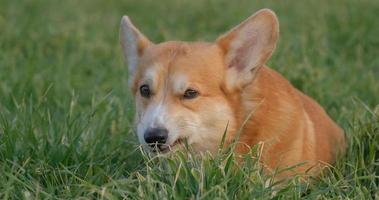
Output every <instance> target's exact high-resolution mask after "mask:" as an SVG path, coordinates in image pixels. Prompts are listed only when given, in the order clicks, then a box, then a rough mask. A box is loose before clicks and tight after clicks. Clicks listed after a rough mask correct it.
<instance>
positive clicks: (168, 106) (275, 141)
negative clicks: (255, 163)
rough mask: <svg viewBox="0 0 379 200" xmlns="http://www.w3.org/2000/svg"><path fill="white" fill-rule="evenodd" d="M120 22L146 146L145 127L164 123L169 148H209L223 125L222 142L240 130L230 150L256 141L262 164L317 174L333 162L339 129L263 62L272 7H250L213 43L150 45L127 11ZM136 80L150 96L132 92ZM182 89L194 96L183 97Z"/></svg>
mask: <svg viewBox="0 0 379 200" xmlns="http://www.w3.org/2000/svg"><path fill="white" fill-rule="evenodd" d="M121 27H122V28H121V35H120V37H121V44H122V47H123V49H124V53H125V57H126V59H127V60H128V61H132V62H128V65H129V73H130V80H131V82H130V83H129V84H130V87H131V90H132V92H133V94H134V95H135V98H136V110H137V111H136V112H137V113H136V121H137V133H138V137H139V139H140V142H141V144H146V143H145V142H144V140H143V134H144V131H145V130H146V128H149V127H155V126H164V127H165V128H167V129H168V131H169V133H168V140H167V143H166V145H168V146H169V147H172V148H174V146H175V144H176V143H177V141H180V140H181V139H183V138H185V139H188V141H189V143H190V144H191V145H192V146H193V148H194V149H195V150H198V151H211V152H215V151H216V150H217V147H218V145H219V143H220V141H221V138H222V135H223V133H224V130H225V128H226V126H227V125H228V129H227V142H228V143H230V141H231V140H232V139H233V138H234V137H235V136H236V134H237V130H238V129H239V128H241V133H240V139H239V145H237V148H236V151H237V152H239V153H246V152H247V151H248V150H249V148H250V147H252V146H254V145H256V144H258V143H263V144H264V146H263V151H262V162H263V164H264V165H266V166H267V168H268V169H275V168H277V167H288V166H292V165H296V164H298V163H301V162H305V163H306V164H305V165H303V166H300V167H298V168H296V169H295V170H294V173H298V172H305V171H306V170H308V169H309V168H312V167H315V166H316V168H315V169H316V170H312V172H318V171H319V170H318V169H319V167H318V166H323V165H325V164H332V163H334V162H335V159H336V155H337V153H339V152H343V151H344V149H345V146H346V145H345V139H344V133H343V130H342V129H341V128H340V127H338V125H337V124H335V123H334V122H333V120H332V119H330V117H329V116H328V115H327V114H326V112H325V111H324V110H323V109H322V108H321V107H320V106H319V105H318V104H317V103H316V102H315V101H314V100H312V99H311V98H310V97H308V96H306V95H304V94H303V93H302V92H300V91H299V90H297V89H296V88H294V87H293V86H292V85H291V84H290V83H289V82H288V81H287V80H286V79H285V78H283V77H282V76H281V75H280V74H278V73H277V72H275V71H274V70H272V69H270V68H268V67H267V66H265V62H266V61H267V60H268V59H269V57H270V56H271V53H272V52H273V50H274V48H275V45H276V41H277V37H278V30H279V26H278V22H277V19H276V16H275V14H274V13H273V12H272V11H270V10H267V9H265V10H261V11H259V12H257V14H255V15H253V16H252V17H250V18H249V19H247V20H246V21H244V22H243V23H241V25H239V26H237V27H236V28H234V29H232V30H231V31H230V32H228V33H227V34H225V35H223V36H221V37H220V38H219V39H218V40H217V41H216V42H215V43H205V42H195V43H189V42H176V41H171V42H165V43H160V44H153V43H151V42H150V41H148V40H147V38H146V37H145V36H143V35H142V34H141V33H140V32H139V31H138V29H136V28H135V27H134V25H133V24H132V23H131V22H130V20H129V19H128V18H127V17H124V18H123V20H122V25H121ZM131 43H132V44H131ZM133 51H134V52H133ZM133 56H134V57H133ZM134 61H137V62H136V64H135V66H134V65H133V63H134ZM143 84H147V85H148V86H149V88H150V90H151V92H152V96H151V97H149V98H144V97H142V96H141V95H140V94H139V87H140V86H141V85H143ZM188 88H191V89H195V90H196V91H198V92H199V96H198V97H197V98H195V99H184V98H183V93H184V92H185V91H186V89H188ZM245 120H247V121H246V124H245V125H244V126H243V127H242V125H243V123H244V121H245ZM175 148H176V146H175ZM320 164H321V165H320ZM292 173H293V172H289V173H286V174H285V175H284V176H288V175H290V174H292Z"/></svg>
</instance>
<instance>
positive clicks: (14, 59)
mask: <svg viewBox="0 0 379 200" xmlns="http://www.w3.org/2000/svg"><path fill="white" fill-rule="evenodd" d="M264 7H267V8H271V9H273V10H274V11H275V12H276V13H277V15H278V18H279V21H280V30H281V33H280V39H279V44H278V48H277V50H276V52H275V53H274V55H273V57H272V58H271V60H270V61H269V63H268V65H269V66H270V67H272V68H274V69H275V70H277V71H279V72H281V73H282V74H283V75H284V76H285V77H287V78H288V79H289V80H290V81H291V82H292V83H293V84H294V85H295V86H296V87H298V88H299V89H300V90H302V91H304V92H305V93H306V94H308V95H310V96H312V97H313V98H315V99H316V100H317V101H319V102H320V104H321V105H322V106H323V107H324V108H325V109H326V110H327V112H328V113H329V114H330V115H331V116H332V118H333V119H334V120H336V121H337V122H338V123H339V124H340V125H341V126H342V127H343V128H344V129H345V131H346V134H347V137H348V141H349V149H348V151H347V154H346V155H345V156H344V157H342V158H340V159H339V160H338V162H337V163H336V166H335V167H334V168H331V169H330V170H328V171H326V172H325V174H323V175H322V176H321V177H319V178H318V179H317V180H315V181H313V183H312V184H307V183H301V182H299V181H298V178H297V177H294V178H293V179H291V180H289V181H288V182H283V183H281V184H280V186H278V185H276V183H270V184H266V182H267V180H269V178H270V177H266V176H264V175H263V174H262V172H261V170H260V169H259V167H258V165H257V163H256V161H255V160H253V159H251V156H246V162H244V164H240V165H238V167H235V165H234V164H233V163H235V162H236V161H235V159H234V154H233V153H231V152H223V153H220V154H218V155H216V156H214V157H211V156H209V155H207V154H204V155H196V154H195V153H193V152H191V151H183V152H178V153H176V154H174V155H170V156H160V157H149V156H147V155H145V154H144V153H143V152H141V151H140V148H139V146H138V142H137V139H136V136H135V132H134V128H133V115H134V103H133V98H132V96H131V95H130V93H129V91H128V87H127V72H126V67H125V65H124V62H123V59H122V55H121V49H120V47H119V43H118V29H119V22H120V19H121V16H122V15H125V14H127V15H129V16H130V17H131V19H132V20H133V22H134V24H135V25H136V26H137V27H139V28H140V29H141V30H142V31H143V32H144V33H145V34H146V35H147V36H148V37H149V38H151V39H152V40H153V41H154V42H162V41H165V40H186V41H190V40H206V41H212V40H214V39H215V38H217V36H218V35H220V34H221V33H223V32H225V31H226V30H228V29H229V28H231V27H233V26H234V25H236V24H238V23H239V22H240V21H242V20H243V19H245V18H246V17H248V16H249V15H251V14H252V13H254V12H255V11H257V10H258V9H260V8H264ZM378 13H379V1H376V0H362V1H355V0H346V1H338V0H332V1H329V0H319V1H289V0H284V1H277V0H269V1H258V0H236V1H230V0H206V1H201V0H167V1H153V0H150V1H140V0H124V1H116V0H109V1H101V0H83V1H74V0H67V1H58V0H50V1H48V0H17V1H15V0H0V198H1V199H78V198H84V199H95V198H96V199H97V198H99V199H103V198H104V199H120V198H126V199H216V198H218V199H268V198H276V199H300V198H307V199H315V198H318V199H330V198H331V199H349V198H350V199H375V198H376V199H379V23H378ZM255 153H256V152H255V151H254V149H253V150H252V152H251V154H255Z"/></svg>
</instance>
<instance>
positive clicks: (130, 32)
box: [120, 16, 152, 87]
mask: <svg viewBox="0 0 379 200" xmlns="http://www.w3.org/2000/svg"><path fill="white" fill-rule="evenodd" d="M120 43H121V47H122V50H123V53H124V58H125V60H126V63H127V65H128V77H129V80H128V82H129V86H130V87H131V86H132V83H133V82H134V76H135V73H136V71H137V70H136V69H137V66H138V60H139V58H140V56H141V55H142V54H143V52H144V50H145V49H146V47H147V46H149V45H151V44H152V43H151V42H150V41H149V40H148V39H147V38H146V37H145V36H144V35H143V34H142V33H141V32H140V31H139V30H138V29H137V28H136V27H135V26H134V25H133V24H132V22H131V21H130V19H129V17H128V16H123V17H122V19H121V25H120Z"/></svg>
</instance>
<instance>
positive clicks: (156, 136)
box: [144, 128, 168, 147]
mask: <svg viewBox="0 0 379 200" xmlns="http://www.w3.org/2000/svg"><path fill="white" fill-rule="evenodd" d="M167 137H168V130H167V129H165V128H149V129H147V130H146V131H145V134H144V138H145V141H146V143H148V144H149V145H150V146H155V145H157V146H158V147H160V146H161V145H162V144H164V143H166V140H167Z"/></svg>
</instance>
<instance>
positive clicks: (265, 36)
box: [216, 9, 279, 78]
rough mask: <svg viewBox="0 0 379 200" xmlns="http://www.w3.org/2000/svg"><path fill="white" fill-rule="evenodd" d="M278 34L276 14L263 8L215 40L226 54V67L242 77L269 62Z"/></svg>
mask: <svg viewBox="0 0 379 200" xmlns="http://www.w3.org/2000/svg"><path fill="white" fill-rule="evenodd" d="M278 35H279V23H278V20H277V17H276V15H275V13H274V12H273V11H271V10H269V9H262V10H259V11H258V12H256V13H255V14H254V15H252V16H250V17H249V18H248V19H246V20H245V21H243V22H242V23H241V24H239V25H238V26H236V27H234V28H233V29H232V30H230V31H229V32H227V33H226V34H224V35H222V36H221V37H219V38H218V39H217V40H216V43H217V44H218V46H219V47H220V48H221V49H222V51H223V53H224V56H225V57H224V58H225V64H226V66H227V68H228V69H233V70H235V71H237V72H239V74H240V75H239V76H243V75H244V74H246V73H249V72H250V71H252V70H253V69H255V68H257V67H260V66H262V65H264V64H265V63H266V62H267V60H268V59H269V58H270V56H271V54H272V52H273V51H274V49H275V46H276V42H277V40H278ZM240 78H241V77H240Z"/></svg>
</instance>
